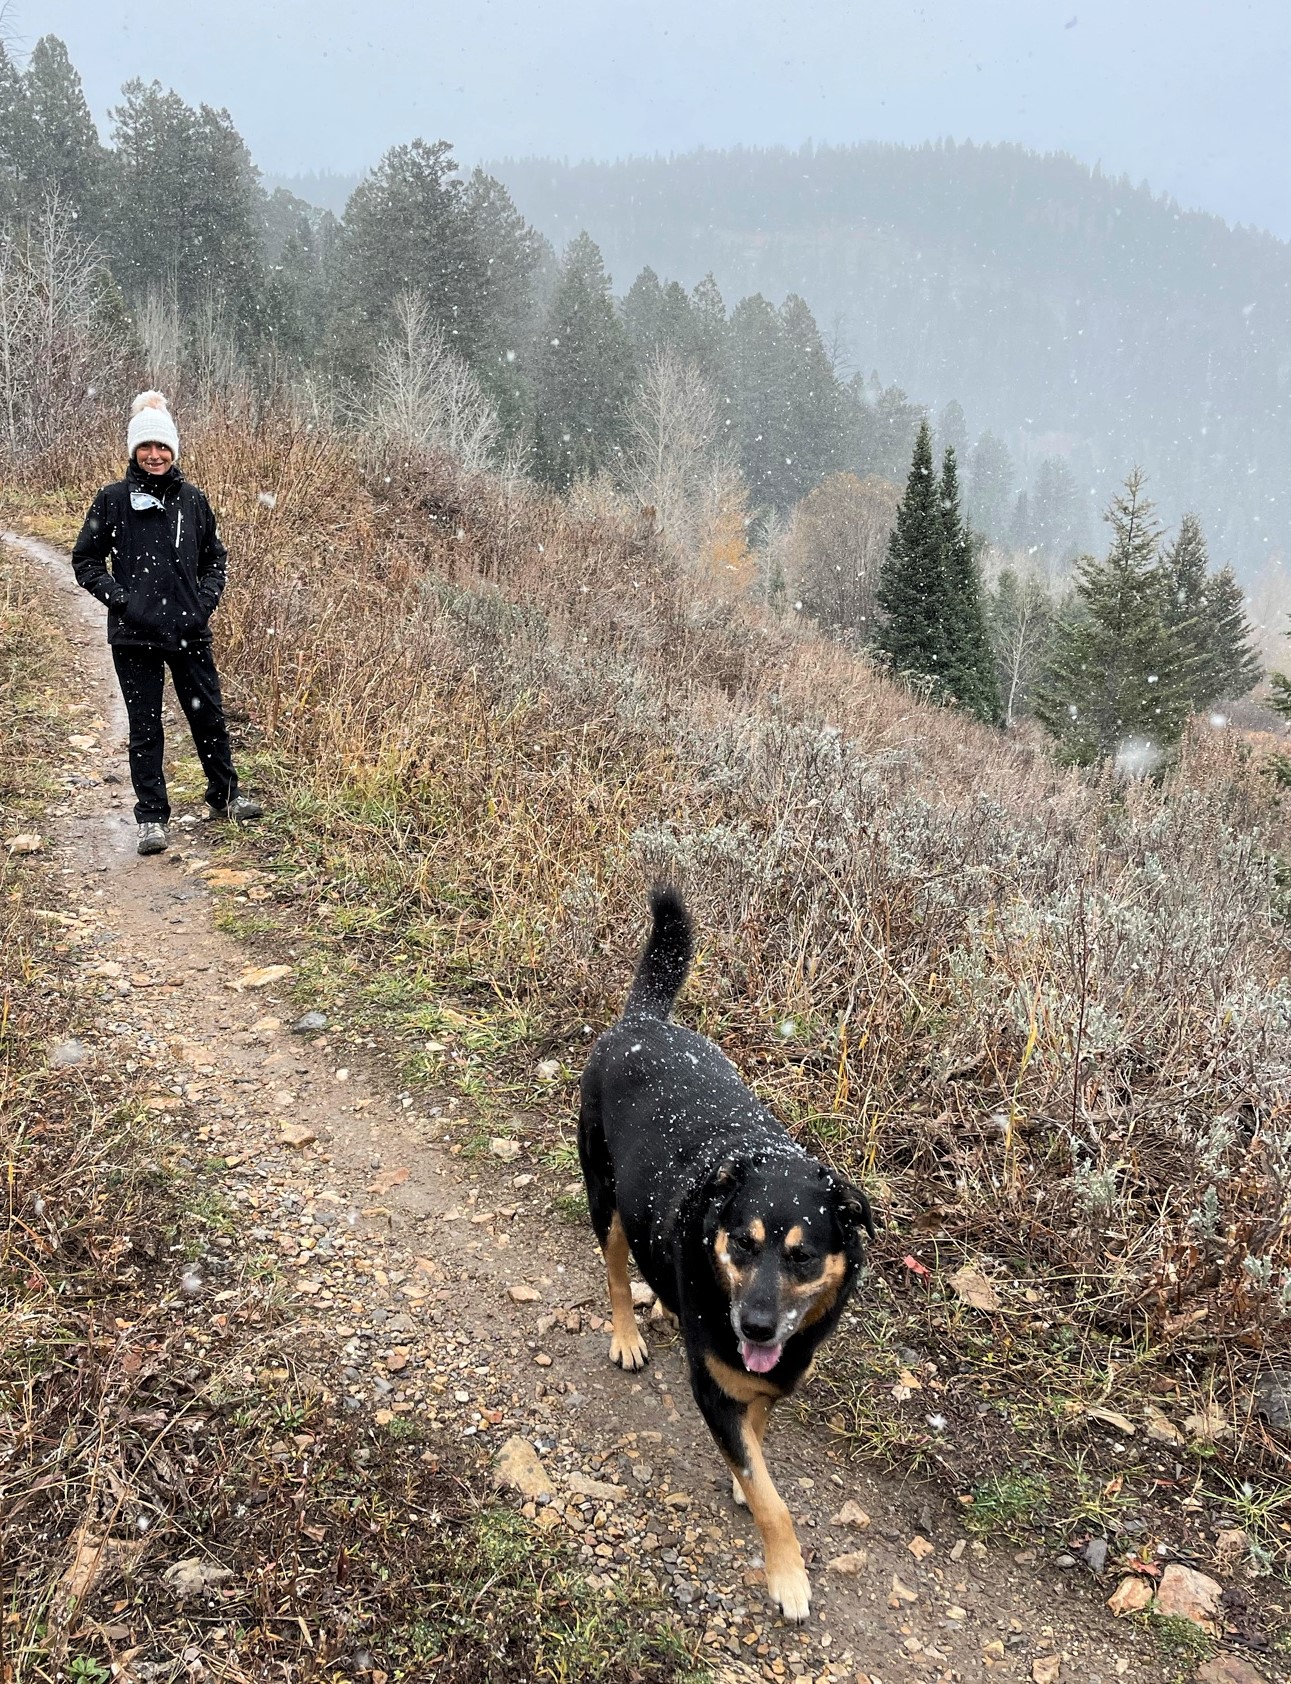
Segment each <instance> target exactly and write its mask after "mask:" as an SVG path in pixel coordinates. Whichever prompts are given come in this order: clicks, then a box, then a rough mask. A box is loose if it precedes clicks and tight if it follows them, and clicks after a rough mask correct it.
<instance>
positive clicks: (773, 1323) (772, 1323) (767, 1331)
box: [740, 1304, 779, 1345]
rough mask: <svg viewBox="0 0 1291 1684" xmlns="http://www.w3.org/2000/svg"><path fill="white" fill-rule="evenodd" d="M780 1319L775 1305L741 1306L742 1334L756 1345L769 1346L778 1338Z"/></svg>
mask: <svg viewBox="0 0 1291 1684" xmlns="http://www.w3.org/2000/svg"><path fill="white" fill-rule="evenodd" d="M778 1327H779V1317H778V1316H777V1314H776V1310H775V1306H774V1305H773V1304H743V1305H741V1306H740V1332H741V1333H742V1334H743V1335H744V1337H745V1338H746V1339H751V1340H753V1342H754V1344H756V1345H769V1344H770V1343H771V1341H772V1340H773V1339H774V1338H775V1336H776V1330H777V1328H778Z"/></svg>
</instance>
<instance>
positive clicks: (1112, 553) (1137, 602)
mask: <svg viewBox="0 0 1291 1684" xmlns="http://www.w3.org/2000/svg"><path fill="white" fill-rule="evenodd" d="M1104 518H1105V519H1106V520H1107V521H1108V523H1109V525H1110V526H1111V528H1112V534H1113V537H1112V546H1111V549H1110V550H1109V551H1108V554H1107V558H1106V559H1105V560H1104V561H1097V560H1095V558H1094V557H1093V556H1085V557H1084V558H1083V559H1082V560H1081V562H1080V564H1079V566H1078V568H1077V573H1076V590H1075V597H1074V602H1073V604H1072V608H1071V610H1070V611H1069V613H1068V614H1067V615H1066V616H1065V617H1064V621H1063V623H1062V625H1061V626H1060V627H1059V629H1058V631H1057V633H1056V635H1055V640H1054V648H1053V654H1052V659H1051V662H1050V665H1049V667H1048V670H1047V672H1046V673H1045V675H1044V677H1043V679H1042V682H1041V685H1040V689H1039V693H1038V694H1037V697H1036V707H1035V711H1036V716H1037V718H1039V720H1040V721H1041V723H1042V724H1043V725H1045V726H1046V727H1047V729H1048V730H1049V731H1051V732H1052V733H1053V735H1054V736H1055V737H1057V739H1058V741H1059V744H1060V750H1061V753H1062V755H1063V757H1064V758H1065V759H1067V760H1069V761H1071V762H1074V763H1075V764H1077V765H1092V764H1093V763H1094V762H1096V761H1100V760H1107V759H1111V758H1112V757H1113V756H1122V757H1124V759H1125V761H1126V763H1127V764H1129V765H1130V766H1132V767H1143V768H1147V767H1149V766H1151V765H1152V764H1154V763H1155V761H1156V759H1157V757H1158V756H1159V755H1160V754H1161V753H1162V752H1163V751H1165V750H1166V749H1168V748H1169V747H1170V746H1171V745H1172V744H1174V743H1175V742H1177V741H1178V739H1179V736H1180V734H1181V733H1182V730H1183V726H1184V721H1185V720H1186V718H1187V716H1188V693H1187V682H1186V676H1185V670H1184V660H1183V656H1182V653H1181V650H1180V647H1179V644H1178V641H1177V640H1176V638H1175V636H1174V634H1173V633H1172V632H1171V630H1170V629H1169V627H1168V626H1167V625H1166V623H1165V619H1164V616H1163V611H1162V598H1163V584H1162V578H1163V573H1162V568H1161V565H1160V553H1159V546H1160V527H1159V525H1158V523H1157V520H1156V517H1155V514H1154V512H1153V508H1152V504H1151V503H1150V502H1149V501H1148V500H1147V498H1146V497H1145V496H1144V495H1143V475H1142V474H1141V472H1140V471H1139V470H1138V469H1137V468H1135V469H1134V471H1133V472H1132V473H1131V474H1130V476H1129V478H1128V479H1127V480H1126V482H1125V490H1124V492H1123V493H1121V494H1120V495H1118V496H1117V497H1116V498H1115V499H1114V500H1113V502H1112V506H1111V508H1110V509H1109V510H1108V511H1107V514H1106V515H1105V517H1104Z"/></svg>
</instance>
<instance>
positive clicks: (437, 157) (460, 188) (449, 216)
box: [332, 140, 493, 379]
mask: <svg viewBox="0 0 1291 1684" xmlns="http://www.w3.org/2000/svg"><path fill="white" fill-rule="evenodd" d="M488 270H489V254H488V251H487V249H486V244H485V240H484V237H483V233H482V231H481V228H480V227H479V225H478V224H477V221H476V217H475V216H474V215H473V214H472V206H471V204H470V203H469V202H468V196H467V189H466V183H465V182H464V181H463V180H462V179H461V177H460V175H459V174H458V169H457V164H456V162H455V161H454V158H453V153H452V148H451V147H450V146H449V144H448V142H447V141H445V140H437V141H434V142H433V143H431V142H427V141H424V140H414V141H412V142H411V143H410V144H409V145H407V146H392V147H391V148H390V150H389V151H388V152H387V153H386V154H385V156H384V157H383V158H382V159H381V161H380V163H379V164H378V165H377V166H376V168H375V169H374V170H373V171H372V173H371V174H370V175H369V176H367V177H365V179H364V180H363V181H361V182H360V183H359V185H358V186H357V187H356V188H355V189H354V192H353V193H352V194H351V196H350V202H349V204H348V205H347V206H346V208H345V219H344V223H343V231H342V236H341V244H340V250H339V252H338V254H337V298H336V317H335V320H334V322H333V329H332V338H333V348H334V354H335V356H336V358H337V362H338V366H339V368H340V370H341V372H342V373H343V374H345V375H347V376H348V377H349V378H351V379H358V378H361V377H362V375H363V373H364V371H365V370H366V368H367V365H368V362H369V359H370V358H371V356H372V354H373V352H374V351H375V349H376V346H377V344H378V343H379V342H380V341H381V340H382V338H383V337H384V336H385V335H386V334H387V333H388V332H389V331H390V327H391V324H392V322H393V320H394V310H395V304H396V301H397V300H398V299H399V298H400V296H401V295H402V294H404V293H406V292H408V291H409V290H410V289H415V290H416V291H417V292H418V293H419V294H420V295H421V296H422V297H423V298H424V299H425V300H426V303H427V305H428V307H429V310H430V317H431V320H432V321H433V323H434V324H435V325H436V326H437V327H439V328H441V329H442V330H443V333H444V338H445V341H446V343H447V344H448V345H449V347H450V348H451V349H452V350H454V351H456V352H457V354H458V355H459V356H461V357H464V358H466V360H467V361H468V362H470V363H476V364H478V363H486V362H488V361H489V360H490V359H489V353H490V350H491V349H492V348H493V347H492V345H491V325H492V324H491V322H490V319H489V310H488V296H489V281H488Z"/></svg>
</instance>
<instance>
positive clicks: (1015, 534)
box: [1009, 491, 1036, 550]
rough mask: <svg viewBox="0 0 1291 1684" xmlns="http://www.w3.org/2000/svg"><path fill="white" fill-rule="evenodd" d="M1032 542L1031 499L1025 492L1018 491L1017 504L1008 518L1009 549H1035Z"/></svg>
mask: <svg viewBox="0 0 1291 1684" xmlns="http://www.w3.org/2000/svg"><path fill="white" fill-rule="evenodd" d="M1033 540H1034V534H1033V532H1032V528H1031V499H1030V497H1029V496H1028V495H1027V493H1026V492H1025V491H1019V492H1018V498H1017V502H1016V503H1014V505H1013V513H1012V515H1011V516H1010V518H1009V548H1010V549H1012V550H1032V549H1034V548H1035V547H1036V546H1035V543H1034V541H1033Z"/></svg>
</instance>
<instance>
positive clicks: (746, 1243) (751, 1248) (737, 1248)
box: [728, 1234, 758, 1257]
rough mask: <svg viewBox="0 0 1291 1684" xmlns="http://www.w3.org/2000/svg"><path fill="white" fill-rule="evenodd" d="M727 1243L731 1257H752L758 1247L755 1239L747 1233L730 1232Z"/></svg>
mask: <svg viewBox="0 0 1291 1684" xmlns="http://www.w3.org/2000/svg"><path fill="white" fill-rule="evenodd" d="M728 1244H729V1246H730V1252H731V1256H732V1257H752V1255H753V1253H754V1252H755V1251H756V1250H757V1249H758V1246H757V1241H756V1240H754V1239H750V1237H749V1236H748V1235H747V1234H732V1235H731V1237H730V1240H729V1241H728Z"/></svg>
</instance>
